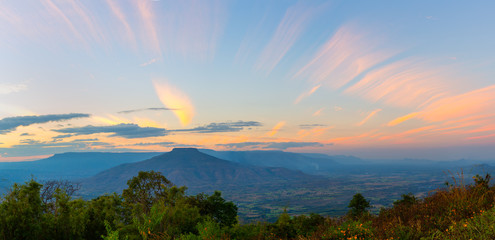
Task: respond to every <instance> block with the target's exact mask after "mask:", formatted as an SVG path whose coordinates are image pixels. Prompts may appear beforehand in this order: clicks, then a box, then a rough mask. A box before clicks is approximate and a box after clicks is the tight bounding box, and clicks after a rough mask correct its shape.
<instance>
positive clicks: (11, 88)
mask: <svg viewBox="0 0 495 240" xmlns="http://www.w3.org/2000/svg"><path fill="white" fill-rule="evenodd" d="M26 89H27V85H26V84H6V83H0V94H9V93H15V92H20V91H23V90H26Z"/></svg>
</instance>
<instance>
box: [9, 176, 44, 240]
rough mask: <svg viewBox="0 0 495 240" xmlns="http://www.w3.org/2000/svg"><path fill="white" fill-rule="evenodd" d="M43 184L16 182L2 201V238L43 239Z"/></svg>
mask: <svg viewBox="0 0 495 240" xmlns="http://www.w3.org/2000/svg"><path fill="white" fill-rule="evenodd" d="M41 187H42V185H41V184H39V183H37V182H36V181H34V180H30V181H29V182H26V183H25V184H23V185H18V184H14V185H13V187H12V188H11V190H10V191H9V193H8V194H7V195H6V196H5V197H4V200H3V202H1V203H0V239H43V234H42V224H43V222H44V219H43V206H42V201H41V197H40V189H41Z"/></svg>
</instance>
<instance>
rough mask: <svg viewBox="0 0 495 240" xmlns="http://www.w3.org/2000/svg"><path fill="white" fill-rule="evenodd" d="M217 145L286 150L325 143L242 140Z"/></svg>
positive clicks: (318, 145)
mask: <svg viewBox="0 0 495 240" xmlns="http://www.w3.org/2000/svg"><path fill="white" fill-rule="evenodd" d="M216 146H219V147H225V148H228V149H245V148H254V149H276V150H286V149H289V148H303V147H323V146H325V145H324V144H321V143H319V142H241V143H227V144H217V145H216Z"/></svg>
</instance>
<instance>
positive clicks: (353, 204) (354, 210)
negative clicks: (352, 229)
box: [348, 193, 370, 218]
mask: <svg viewBox="0 0 495 240" xmlns="http://www.w3.org/2000/svg"><path fill="white" fill-rule="evenodd" d="M348 207H349V208H351V209H350V210H349V215H351V217H354V218H357V217H360V216H362V215H363V214H364V213H366V212H367V209H368V208H370V201H369V200H366V199H365V198H364V197H363V195H362V194H361V193H356V194H355V195H354V197H352V200H351V201H350V202H349V206H348Z"/></svg>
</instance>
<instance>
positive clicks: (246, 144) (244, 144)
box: [216, 142, 267, 149]
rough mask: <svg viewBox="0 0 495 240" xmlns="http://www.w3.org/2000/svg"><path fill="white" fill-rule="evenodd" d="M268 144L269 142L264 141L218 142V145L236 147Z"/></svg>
mask: <svg viewBox="0 0 495 240" xmlns="http://www.w3.org/2000/svg"><path fill="white" fill-rule="evenodd" d="M266 144H267V143H263V142H241V143H227V144H217V145H216V146H220V147H226V148H232V149H236V148H245V147H260V146H264V145H266Z"/></svg>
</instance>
